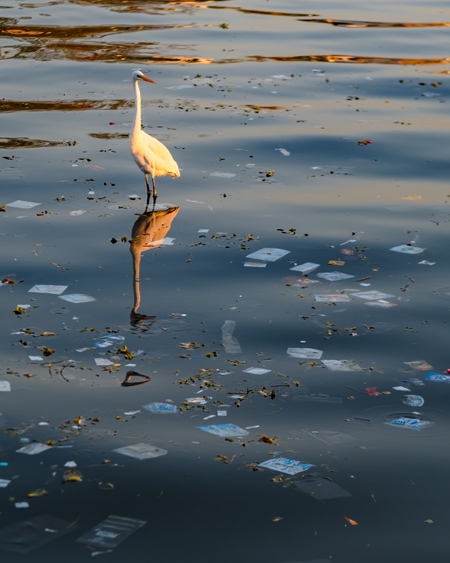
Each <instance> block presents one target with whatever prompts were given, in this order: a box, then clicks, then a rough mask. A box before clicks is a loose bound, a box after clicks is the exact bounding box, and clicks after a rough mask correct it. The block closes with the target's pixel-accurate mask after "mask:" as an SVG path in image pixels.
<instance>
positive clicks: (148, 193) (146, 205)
mask: <svg viewBox="0 0 450 563" xmlns="http://www.w3.org/2000/svg"><path fill="white" fill-rule="evenodd" d="M149 203H150V192H147V203H146V204H145V211H144V213H147V209H148V204H149Z"/></svg>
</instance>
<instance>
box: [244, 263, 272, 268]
mask: <svg viewBox="0 0 450 563" xmlns="http://www.w3.org/2000/svg"><path fill="white" fill-rule="evenodd" d="M244 266H245V267H246V268H265V267H266V266H267V264H266V263H265V262H244Z"/></svg>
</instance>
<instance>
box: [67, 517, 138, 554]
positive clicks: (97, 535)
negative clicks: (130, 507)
mask: <svg viewBox="0 0 450 563" xmlns="http://www.w3.org/2000/svg"><path fill="white" fill-rule="evenodd" d="M145 524H147V522H146V521H145V520H136V519H135V518H125V517H123V516H114V515H111V516H108V518H106V519H105V520H103V522H100V524H97V526H95V527H94V528H92V530H90V531H89V532H87V533H86V534H84V535H83V536H81V537H80V538H78V539H77V542H80V543H83V544H86V545H90V546H93V547H97V548H101V549H105V550H107V549H114V548H115V547H117V546H118V545H119V544H120V543H122V542H123V541H124V540H125V539H127V538H128V537H129V536H131V534H132V533H133V532H136V531H137V530H139V528H142V526H144V525H145Z"/></svg>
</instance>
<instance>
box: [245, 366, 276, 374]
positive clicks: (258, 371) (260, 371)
mask: <svg viewBox="0 0 450 563" xmlns="http://www.w3.org/2000/svg"><path fill="white" fill-rule="evenodd" d="M242 371H243V372H244V373H251V374H253V375H264V374H265V373H269V372H271V371H272V370H271V369H265V368H252V367H250V368H247V369H244V370H242Z"/></svg>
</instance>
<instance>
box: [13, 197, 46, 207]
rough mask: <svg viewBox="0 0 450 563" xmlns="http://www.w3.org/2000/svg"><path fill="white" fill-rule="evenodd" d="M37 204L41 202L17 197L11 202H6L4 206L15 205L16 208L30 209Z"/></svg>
mask: <svg viewBox="0 0 450 563" xmlns="http://www.w3.org/2000/svg"><path fill="white" fill-rule="evenodd" d="M37 205H42V203H36V202H34V201H23V200H22V199H17V200H16V201H13V202H12V203H7V204H6V207H17V208H18V209H32V208H33V207H36V206H37Z"/></svg>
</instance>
